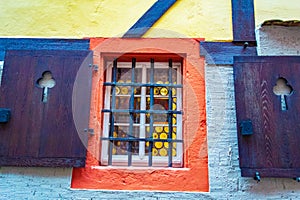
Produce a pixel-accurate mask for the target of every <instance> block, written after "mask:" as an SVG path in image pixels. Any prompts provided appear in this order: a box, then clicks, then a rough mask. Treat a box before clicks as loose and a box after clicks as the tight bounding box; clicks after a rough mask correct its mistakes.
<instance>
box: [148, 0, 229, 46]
mask: <svg viewBox="0 0 300 200" xmlns="http://www.w3.org/2000/svg"><path fill="white" fill-rule="evenodd" d="M176 33H177V34H178V36H179V37H180V35H182V36H185V37H193V38H197V37H204V38H205V40H208V41H214V40H225V41H226V40H232V37H233V36H232V17H231V0H179V1H177V2H176V3H175V5H174V6H173V7H172V8H171V9H170V10H168V11H167V13H166V14H165V15H164V16H163V17H162V18H161V19H160V20H159V21H158V22H157V23H156V24H155V25H154V26H153V28H152V29H150V30H149V31H148V32H147V33H146V34H145V36H146V37H164V36H165V37H170V35H172V34H176Z"/></svg>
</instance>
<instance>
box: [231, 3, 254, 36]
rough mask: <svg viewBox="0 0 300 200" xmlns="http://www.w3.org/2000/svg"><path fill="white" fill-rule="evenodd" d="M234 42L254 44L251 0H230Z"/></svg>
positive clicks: (252, 5)
mask: <svg viewBox="0 0 300 200" xmlns="http://www.w3.org/2000/svg"><path fill="white" fill-rule="evenodd" d="M231 6H232V29H233V41H234V42H255V41H256V39H255V18H254V2H253V0H242V1H241V0H231Z"/></svg>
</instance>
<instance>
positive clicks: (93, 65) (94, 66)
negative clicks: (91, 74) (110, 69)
mask: <svg viewBox="0 0 300 200" xmlns="http://www.w3.org/2000/svg"><path fill="white" fill-rule="evenodd" d="M89 67H92V68H93V70H94V71H98V69H99V66H98V65H95V64H89Z"/></svg>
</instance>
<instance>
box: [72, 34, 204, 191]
mask: <svg viewBox="0 0 300 200" xmlns="http://www.w3.org/2000/svg"><path fill="white" fill-rule="evenodd" d="M200 40H201V39H200ZM200 40H199V39H190V38H185V39H183V38H91V42H90V45H91V47H90V49H91V50H93V52H94V54H93V58H94V63H93V64H95V65H98V66H99V67H98V71H97V72H95V73H93V78H92V79H93V80H92V82H93V84H92V91H93V92H92V97H91V103H92V104H91V112H90V113H91V114H90V116H91V117H90V128H93V129H94V134H93V135H91V134H90V135H89V138H88V145H87V147H88V151H87V158H86V165H85V167H83V168H74V169H73V172H72V184H71V188H78V189H101V190H126V191H129V190H130V191H132V190H138V191H140V190H147V191H190V192H196V191H197V192H199V191H201V192H205V191H206V192H207V191H209V181H208V164H207V163H208V159H207V158H208V156H207V143H206V141H207V139H206V115H205V113H206V109H205V73H204V59H203V58H201V57H200V55H199V46H200V45H199V41H200ZM116 58H117V60H116ZM134 58H135V59H134ZM170 59H172V60H170ZM169 75H170V76H169ZM169 79H172V80H169ZM170 91H174V92H170ZM151 99H152V100H151ZM147 100H148V101H147ZM173 100H174V101H175V102H174V101H173ZM123 101H124V103H122V104H121V102H123ZM171 103H172V104H171ZM173 103H175V105H174V109H173ZM169 104H171V105H170V106H169ZM175 106H176V108H175ZM151 107H152V109H151ZM169 108H170V109H169ZM173 116H174V117H175V119H174V118H173ZM173 119H174V120H173ZM175 120H176V122H175ZM169 122H170V123H169ZM170 130H171V131H172V132H170ZM173 130H176V131H175V134H173ZM153 136H154V137H153ZM172 136H173V137H172ZM175 136H176V137H175ZM161 138H162V139H161ZM155 144H156V146H155ZM170 147H171V148H170ZM151 148H152V149H151ZM154 149H156V150H154ZM161 149H163V150H161ZM160 151H161V152H160ZM169 152H171V153H169ZM173 152H174V153H173ZM168 166H171V167H168ZM112 180H113V181H112ZM158 180H159V184H158Z"/></svg>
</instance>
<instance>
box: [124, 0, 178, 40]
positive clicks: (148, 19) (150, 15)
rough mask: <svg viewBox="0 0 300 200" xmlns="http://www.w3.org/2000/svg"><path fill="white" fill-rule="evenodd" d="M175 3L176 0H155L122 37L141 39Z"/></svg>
mask: <svg viewBox="0 0 300 200" xmlns="http://www.w3.org/2000/svg"><path fill="white" fill-rule="evenodd" d="M176 1H177V0H157V2H155V3H154V4H153V6H151V8H149V10H147V12H146V13H145V14H144V15H143V16H142V17H141V18H140V19H139V20H138V21H137V22H136V23H135V24H134V25H133V26H132V27H131V28H130V29H129V30H128V31H127V32H126V33H125V34H124V35H123V37H131V38H133V37H135V38H139V37H142V36H143V35H144V34H145V33H146V32H147V31H148V30H149V29H150V28H151V27H152V26H153V24H154V23H155V22H156V21H157V20H158V19H159V18H161V17H162V16H163V15H164V14H165V13H166V11H167V10H169V8H170V7H171V6H172V5H173V4H174V3H176Z"/></svg>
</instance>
